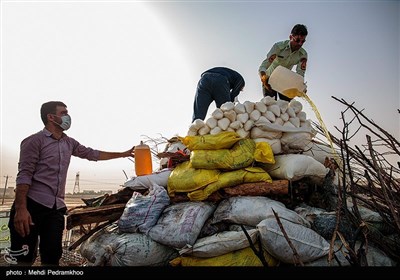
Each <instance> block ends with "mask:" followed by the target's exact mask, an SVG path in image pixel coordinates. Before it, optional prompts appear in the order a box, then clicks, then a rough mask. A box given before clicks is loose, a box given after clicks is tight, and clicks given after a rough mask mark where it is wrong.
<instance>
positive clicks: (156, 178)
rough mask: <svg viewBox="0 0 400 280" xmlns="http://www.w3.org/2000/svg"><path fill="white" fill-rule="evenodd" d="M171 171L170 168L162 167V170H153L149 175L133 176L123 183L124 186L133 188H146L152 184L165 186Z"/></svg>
mask: <svg viewBox="0 0 400 280" xmlns="http://www.w3.org/2000/svg"><path fill="white" fill-rule="evenodd" d="M171 172H172V169H171V168H164V169H163V170H160V171H157V172H153V173H152V174H150V175H143V176H138V177H133V178H131V179H129V180H128V181H126V182H125V183H124V187H128V188H131V189H134V190H148V189H149V188H151V186H152V185H153V184H155V185H159V186H162V187H167V183H168V177H169V175H170V174H171Z"/></svg>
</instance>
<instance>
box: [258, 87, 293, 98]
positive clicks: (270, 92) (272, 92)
mask: <svg viewBox="0 0 400 280" xmlns="http://www.w3.org/2000/svg"><path fill="white" fill-rule="evenodd" d="M261 86H262V90H263V95H264V97H265V96H271V97H274V98H275V100H278V98H277V96H279V99H281V100H286V101H288V102H290V100H292V98H289V97H287V96H285V95H283V94H281V93H279V92H277V91H275V90H273V89H271V90H267V89H266V88H265V87H264V86H263V85H261Z"/></svg>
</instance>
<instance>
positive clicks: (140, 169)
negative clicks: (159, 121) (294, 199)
mask: <svg viewBox="0 0 400 280" xmlns="http://www.w3.org/2000/svg"><path fill="white" fill-rule="evenodd" d="M135 173H136V176H143V175H149V174H152V173H153V164H152V160H151V152H150V147H149V146H148V145H146V144H143V141H140V145H137V146H135Z"/></svg>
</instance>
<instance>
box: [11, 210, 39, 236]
mask: <svg viewBox="0 0 400 280" xmlns="http://www.w3.org/2000/svg"><path fill="white" fill-rule="evenodd" d="M33 225H34V223H33V222H32V218H31V215H30V214H29V212H28V210H27V209H26V208H24V209H20V210H17V211H16V213H15V218H14V227H15V230H16V231H17V232H18V234H19V235H21V236H22V237H25V236H27V235H29V233H30V232H31V229H30V227H31V226H33Z"/></svg>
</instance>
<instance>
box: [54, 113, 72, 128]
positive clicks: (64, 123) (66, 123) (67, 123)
mask: <svg viewBox="0 0 400 280" xmlns="http://www.w3.org/2000/svg"><path fill="white" fill-rule="evenodd" d="M57 124H58V125H59V126H60V127H61V128H62V129H64V130H68V129H69V128H70V127H71V116H70V115H64V116H61V123H57Z"/></svg>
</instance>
